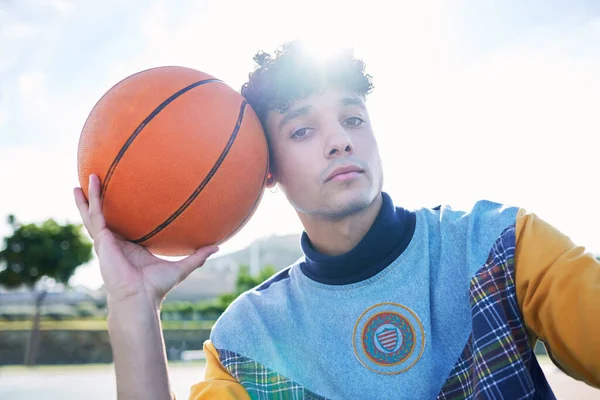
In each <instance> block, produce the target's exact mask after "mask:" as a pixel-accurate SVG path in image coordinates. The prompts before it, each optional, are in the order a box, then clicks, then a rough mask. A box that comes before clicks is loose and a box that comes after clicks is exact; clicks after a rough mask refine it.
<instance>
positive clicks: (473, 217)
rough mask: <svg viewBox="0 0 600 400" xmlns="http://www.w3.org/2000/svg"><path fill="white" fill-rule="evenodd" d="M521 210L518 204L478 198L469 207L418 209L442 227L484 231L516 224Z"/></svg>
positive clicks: (428, 219) (444, 206)
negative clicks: (469, 227)
mask: <svg viewBox="0 0 600 400" xmlns="http://www.w3.org/2000/svg"><path fill="white" fill-rule="evenodd" d="M520 212H521V209H520V208H519V207H518V206H514V205H510V204H504V203H498V202H495V201H491V200H478V201H476V202H474V203H472V204H471V205H469V206H468V207H464V208H460V209H454V208H453V207H452V206H451V205H448V204H443V205H439V206H437V207H433V208H421V209H419V210H416V213H417V215H419V214H420V216H421V218H422V219H424V220H426V221H427V222H428V223H435V224H439V225H440V226H442V227H447V228H451V227H467V226H471V227H473V228H476V232H478V233H482V232H484V231H486V230H487V229H488V228H489V229H491V230H496V229H497V228H498V227H507V226H510V225H514V224H515V223H516V220H517V216H518V215H519V213H520Z"/></svg>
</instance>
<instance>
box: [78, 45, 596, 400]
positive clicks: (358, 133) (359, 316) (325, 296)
mask: <svg viewBox="0 0 600 400" xmlns="http://www.w3.org/2000/svg"><path fill="white" fill-rule="evenodd" d="M255 60H256V61H257V63H258V64H259V68H258V69H257V70H256V71H254V72H253V73H252V74H251V75H250V79H249V81H248V83H247V84H245V85H244V87H243V88H242V94H243V95H244V96H245V97H246V99H247V100H248V102H249V103H250V104H251V105H252V107H253V109H254V110H255V111H256V113H257V115H258V116H259V118H260V119H261V121H262V123H263V126H264V128H265V132H266V135H267V139H268V142H269V148H270V153H271V172H270V174H269V177H268V182H267V186H269V187H273V186H274V185H278V186H279V187H280V188H281V190H282V191H283V192H284V193H285V195H286V197H287V199H288V201H289V202H290V204H291V205H292V206H293V207H294V208H295V210H296V211H297V214H298V216H299V218H300V220H301V222H302V224H303V226H304V233H303V235H302V241H301V245H302V250H303V252H304V254H305V257H304V258H303V259H302V260H300V261H299V262H298V263H296V264H294V265H292V266H291V267H289V268H287V269H285V270H283V271H282V272H280V273H278V274H277V275H275V276H274V277H272V278H271V279H269V280H268V281H267V282H265V283H264V284H262V285H260V286H259V287H257V288H255V289H254V290H251V291H249V292H247V293H245V294H243V295H242V296H240V297H239V298H238V299H237V300H236V301H235V302H234V303H233V304H232V305H231V306H230V308H229V309H228V310H227V311H226V312H225V313H224V314H223V315H222V317H221V318H220V319H219V320H218V321H217V323H216V325H215V326H214V328H213V330H212V332H211V338H210V340H209V341H207V342H206V343H205V351H206V355H207V366H206V374H205V377H204V380H202V381H201V382H200V383H198V384H196V385H194V386H193V387H192V392H191V395H190V398H191V399H208V398H216V399H228V398H232V399H233V398H236V399H237V398H240V399H242V398H265V399H267V398H269V399H270V398H286V399H287V398H293V399H300V398H305V399H321V398H331V399H391V398H394V399H396V398H406V399H430V398H436V397H437V398H442V399H447V398H467V397H470V398H473V397H474V398H511V399H512V398H552V397H553V395H552V391H551V389H550V387H549V386H548V383H547V381H546V379H545V378H544V375H543V372H542V370H541V368H540V367H539V365H538V363H537V361H536V358H535V356H534V353H533V347H534V345H535V343H536V341H537V340H542V341H543V342H544V343H545V345H546V347H547V349H548V350H549V352H550V354H551V355H552V358H553V360H554V361H555V363H556V364H557V365H558V366H560V367H561V368H562V369H563V370H564V371H565V372H567V373H568V374H569V375H571V376H573V377H575V378H577V379H580V380H583V381H585V382H587V383H588V384H590V385H592V386H595V387H600V319H599V318H598V315H600V264H599V263H598V261H597V260H595V259H594V258H593V257H592V256H591V255H590V254H588V253H585V252H584V251H583V249H582V248H580V247H576V246H575V245H574V244H573V243H571V241H570V240H569V239H568V238H567V237H566V236H564V235H563V234H561V233H560V232H558V231H557V230H556V229H554V228H553V227H552V226H550V225H549V224H547V223H545V222H544V221H542V220H541V219H539V218H538V217H536V216H535V215H534V214H529V213H527V212H525V211H524V210H522V209H519V208H517V207H509V206H503V205H500V204H496V203H493V202H489V201H481V202H478V203H477V204H475V205H474V207H473V208H472V209H471V210H467V211H454V210H452V209H451V208H449V207H445V206H443V207H442V206H440V207H438V208H434V209H426V208H423V209H419V210H413V211H410V210H406V209H403V208H401V207H399V206H398V205H395V204H394V202H393V200H392V199H391V198H390V196H389V195H387V194H386V193H383V192H382V184H383V173H382V169H381V161H380V158H379V152H378V149H377V142H376V139H375V135H374V133H373V131H372V129H371V124H370V120H369V114H368V112H367V107H366V103H365V99H366V96H367V94H368V93H369V92H370V91H371V90H372V83H371V77H370V76H369V75H367V74H365V72H364V64H363V63H362V62H361V61H359V60H356V59H355V58H354V57H353V55H352V53H350V52H347V53H342V54H340V55H339V56H338V57H336V58H335V59H333V60H330V61H329V62H328V63H319V62H317V61H316V60H313V59H311V58H310V57H309V56H308V55H307V54H306V53H305V51H304V49H303V47H302V46H301V44H299V43H298V42H292V43H290V44H288V45H285V46H283V47H282V48H281V49H280V50H279V51H278V52H277V53H276V55H275V57H271V56H270V55H268V54H265V53H259V54H258V55H257V57H256V58H255ZM396 179H398V178H397V177H396ZM99 188H100V185H99V181H98V179H97V177H93V178H92V179H91V180H90V204H89V207H88V204H87V202H86V199H85V198H84V196H83V194H82V192H81V190H80V189H76V191H75V196H76V201H77V204H78V207H79V209H80V212H81V215H82V218H83V220H84V223H85V225H86V227H87V228H88V230H89V231H90V234H91V235H92V237H93V238H94V244H95V248H96V251H97V253H98V257H99V260H100V267H101V269H102V274H103V278H104V280H105V283H106V290H107V296H108V304H109V317H108V321H109V333H110V337H111V344H112V346H113V353H114V359H115V368H116V373H117V388H118V392H119V395H120V396H122V398H140V399H141V398H143V399H150V398H157V399H164V398H170V397H171V393H170V390H169V384H168V373H167V367H166V360H165V351H164V344H163V340H162V334H161V330H160V321H159V308H160V303H161V301H162V299H163V297H164V296H165V294H166V293H167V292H168V291H169V290H170V289H171V288H173V287H174V286H175V285H176V284H177V283H178V282H180V281H181V280H182V279H184V278H185V277H186V276H187V275H188V274H189V273H191V272H192V271H193V270H194V269H195V268H197V267H198V266H200V265H202V264H203V263H204V261H205V260H206V258H207V257H208V256H210V254H212V253H213V252H214V251H216V248H215V247H213V246H211V247H207V248H204V249H199V250H198V251H197V252H196V253H195V254H193V255H191V256H190V257H188V258H187V259H185V260H183V261H180V262H175V263H169V262H166V261H162V260H159V259H157V258H154V257H153V256H152V255H151V254H149V253H148V252H147V251H146V250H145V249H143V248H141V247H139V246H136V245H134V244H132V243H128V242H124V241H122V240H120V239H119V238H116V237H115V236H114V235H112V233H111V232H110V231H108V230H107V229H106V226H105V223H104V218H103V216H102V212H101V210H100V209H99V206H98V204H99V200H98V199H99V192H100V189H99ZM120 398H121V397H120Z"/></svg>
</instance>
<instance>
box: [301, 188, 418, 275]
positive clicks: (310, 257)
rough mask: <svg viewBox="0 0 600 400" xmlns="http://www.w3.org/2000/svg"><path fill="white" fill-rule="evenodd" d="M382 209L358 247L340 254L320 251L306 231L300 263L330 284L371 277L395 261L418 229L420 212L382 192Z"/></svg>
mask: <svg viewBox="0 0 600 400" xmlns="http://www.w3.org/2000/svg"><path fill="white" fill-rule="evenodd" d="M381 195H382V200H383V201H382V204H381V210H380V211H379V214H378V215H377V218H375V221H374V222H373V225H372V226H371V228H370V229H369V231H368V232H367V234H366V235H365V236H364V237H363V238H362V240H361V241H360V242H359V243H358V245H356V247H355V248H353V249H352V250H350V251H349V252H347V253H344V254H341V255H339V256H328V255H325V254H322V253H319V252H318V251H316V250H315V249H314V248H313V246H312V244H311V243H310V239H309V238H308V235H307V234H306V232H304V233H303V234H302V238H301V245H302V251H303V252H304V255H305V260H304V262H303V263H302V264H301V265H300V268H301V269H302V272H303V273H304V274H305V275H306V276H308V277H309V278H311V279H313V280H315V281H317V282H320V283H324V284H328V285H346V284H351V283H356V282H360V281H363V280H365V279H368V278H370V277H372V276H374V275H376V274H377V273H379V272H381V271H382V270H383V269H385V267H387V266H388V265H389V264H390V263H391V262H392V261H394V260H395V259H396V258H398V256H400V254H402V252H403V251H404V249H406V246H408V244H409V243H410V240H411V239H412V236H413V233H414V231H415V224H416V214H415V213H414V212H410V211H408V210H405V209H404V208H401V207H395V206H394V204H393V202H392V199H391V198H390V196H389V195H388V194H387V193H385V192H382V193H381Z"/></svg>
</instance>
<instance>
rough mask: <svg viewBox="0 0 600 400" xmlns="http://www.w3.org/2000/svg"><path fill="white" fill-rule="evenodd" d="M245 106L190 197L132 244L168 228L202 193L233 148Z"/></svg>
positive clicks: (245, 104) (241, 107) (241, 108)
mask: <svg viewBox="0 0 600 400" xmlns="http://www.w3.org/2000/svg"><path fill="white" fill-rule="evenodd" d="M247 105H248V102H247V101H246V100H244V101H242V104H241V106H240V112H239V114H238V119H237V122H236V124H235V128H234V129H233V132H232V133H231V136H230V137H229V141H228V142H227V145H226V146H225V148H224V149H223V151H222V152H221V155H220V156H219V158H218V159H217V161H215V164H214V165H213V167H212V168H211V170H210V171H209V172H208V174H207V175H206V176H205V177H204V179H203V180H202V182H201V183H200V185H198V187H197V188H196V190H194V192H193V193H192V194H191V195H190V197H188V199H187V200H186V201H185V202H184V203H183V204H182V205H181V206H180V207H179V208H178V209H177V210H176V211H175V212H174V213H173V214H171V215H170V216H169V218H167V219H166V220H165V221H164V222H162V223H161V224H160V225H158V226H157V227H156V228H154V229H153V230H152V231H151V232H150V233H148V234H146V235H145V236H143V237H141V238H139V239H135V240H132V242H133V243H142V242H145V241H146V240H148V239H150V238H152V237H153V236H155V235H156V234H158V233H159V232H160V231H162V230H163V229H165V228H166V227H167V226H169V225H170V224H171V222H173V221H175V219H177V217H178V216H179V215H181V214H182V213H183V212H184V211H185V210H186V209H187V208H188V207H189V206H190V205H191V204H192V203H193V202H194V200H195V199H196V198H197V197H198V196H199V195H200V193H201V192H202V190H204V188H205V187H206V185H208V183H209V182H210V180H211V179H212V177H213V176H214V175H215V174H216V173H217V171H218V169H219V168H220V167H221V164H222V163H223V161H224V160H225V157H226V156H227V154H228V153H229V150H230V149H231V147H232V146H233V142H234V141H235V139H236V137H237V134H238V132H239V130H240V128H241V126H242V120H243V119H244V111H245V109H246V106H247Z"/></svg>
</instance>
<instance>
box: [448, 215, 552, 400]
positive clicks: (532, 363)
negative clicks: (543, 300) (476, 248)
mask: <svg viewBox="0 0 600 400" xmlns="http://www.w3.org/2000/svg"><path fill="white" fill-rule="evenodd" d="M515 243H516V238H515V227H514V226H511V227H508V228H506V229H505V230H504V231H503V232H502V234H501V235H500V237H499V238H498V240H497V241H496V242H495V243H494V245H493V247H492V249H491V251H490V254H489V256H488V259H487V261H486V263H485V264H484V266H483V267H482V268H481V269H480V270H479V271H478V272H477V274H476V275H475V276H474V277H473V278H472V279H471V283H470V301H471V314H472V321H473V331H472V333H471V336H470V337H469V340H468V343H467V345H466V346H465V349H464V350H463V353H462V355H461V357H460V358H459V360H458V362H457V363H456V365H455V366H454V369H453V370H452V372H451V373H450V375H449V378H448V380H447V381H446V383H445V384H444V386H443V387H442V390H441V391H440V394H439V395H438V399H464V398H486V399H509V398H510V399H524V398H534V399H535V398H554V395H553V394H552V391H551V390H550V389H549V386H548V383H547V381H546V379H545V377H544V375H543V372H542V371H541V368H540V367H539V365H538V363H537V362H536V360H535V357H534V355H533V351H532V349H531V347H530V346H529V342H528V337H527V331H526V330H525V327H524V325H523V322H522V320H521V314H520V311H519V306H518V303H517V296H516V290H515V281H514V255H515Z"/></svg>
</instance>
